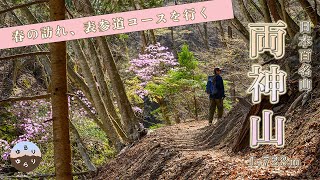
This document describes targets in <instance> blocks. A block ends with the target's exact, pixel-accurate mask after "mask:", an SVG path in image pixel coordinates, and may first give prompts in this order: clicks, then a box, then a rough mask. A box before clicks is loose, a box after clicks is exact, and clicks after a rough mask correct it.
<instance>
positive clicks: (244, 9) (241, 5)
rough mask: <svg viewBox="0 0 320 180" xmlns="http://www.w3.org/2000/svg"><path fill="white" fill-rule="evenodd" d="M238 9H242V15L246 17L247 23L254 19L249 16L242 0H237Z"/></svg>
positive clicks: (252, 21)
mask: <svg viewBox="0 0 320 180" xmlns="http://www.w3.org/2000/svg"><path fill="white" fill-rule="evenodd" d="M238 3H239V6H240V9H241V11H242V13H243V14H244V16H245V17H246V19H247V21H248V22H249V23H254V19H253V18H252V17H251V15H250V13H249V11H248V10H247V8H246V6H245V5H244V2H243V0H238Z"/></svg>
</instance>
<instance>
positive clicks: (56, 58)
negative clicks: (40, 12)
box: [49, 0, 72, 180]
mask: <svg viewBox="0 0 320 180" xmlns="http://www.w3.org/2000/svg"><path fill="white" fill-rule="evenodd" d="M49 5H50V19H51V21H58V20H64V19H65V1H64V0H50V1H49ZM50 52H51V68H52V92H51V95H52V98H51V101H52V119H53V142H54V164H55V172H56V179H63V180H65V179H66V180H67V179H72V167H71V147H70V136H69V107H68V96H67V92H68V86H67V59H66V57H67V53H66V42H57V43H52V44H50Z"/></svg>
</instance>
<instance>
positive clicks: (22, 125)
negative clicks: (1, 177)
mask: <svg viewBox="0 0 320 180" xmlns="http://www.w3.org/2000/svg"><path fill="white" fill-rule="evenodd" d="M7 110H8V111H9V112H10V113H12V114H13V115H14V117H15V118H16V121H14V122H13V123H15V124H12V125H13V126H14V127H15V131H16V133H15V135H16V137H15V138H14V139H13V140H11V141H9V140H8V139H0V152H1V153H2V154H1V157H2V160H5V161H6V160H8V158H9V153H10V151H11V148H12V147H13V146H14V145H16V144H17V143H19V142H21V141H31V142H34V143H44V142H47V140H48V138H49V136H50V133H49V132H50V129H49V128H50V127H51V119H52V114H51V105H50V102H49V101H45V100H36V101H21V102H17V103H14V104H13V105H12V106H11V107H8V108H7ZM9 123H10V122H9ZM1 138H2V137H1Z"/></svg>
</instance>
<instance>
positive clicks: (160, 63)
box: [129, 43, 179, 99]
mask: <svg viewBox="0 0 320 180" xmlns="http://www.w3.org/2000/svg"><path fill="white" fill-rule="evenodd" d="M178 64H179V63H178V61H177V59H175V57H174V55H173V53H172V52H170V51H169V48H167V47H164V46H161V44H160V43H156V44H155V45H149V46H148V47H147V48H146V50H145V53H144V54H139V56H138V58H137V59H132V60H131V61H130V67H129V71H131V72H133V73H134V74H135V75H136V76H137V77H138V78H139V80H140V81H141V83H140V84H139V86H140V87H141V88H138V89H137V90H136V94H137V95H138V96H139V97H140V98H141V99H143V97H145V96H147V95H148V91H147V90H145V89H143V88H144V87H145V86H146V85H147V83H148V82H150V81H152V80H153V79H154V78H155V77H161V76H164V75H165V74H167V72H168V71H169V70H170V69H172V68H174V67H175V66H177V65H178Z"/></svg>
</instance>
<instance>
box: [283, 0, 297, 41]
mask: <svg viewBox="0 0 320 180" xmlns="http://www.w3.org/2000/svg"><path fill="white" fill-rule="evenodd" d="M280 6H281V11H282V16H283V20H284V22H286V23H287V25H288V27H287V30H288V34H289V36H290V37H291V38H293V37H294V36H295V34H296V32H297V31H295V29H293V28H292V26H293V24H292V21H293V20H292V21H291V20H290V19H291V17H290V16H289V14H288V13H287V11H286V8H285V7H286V6H285V1H284V0H280Z"/></svg>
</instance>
